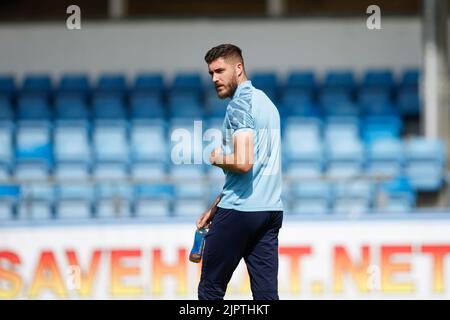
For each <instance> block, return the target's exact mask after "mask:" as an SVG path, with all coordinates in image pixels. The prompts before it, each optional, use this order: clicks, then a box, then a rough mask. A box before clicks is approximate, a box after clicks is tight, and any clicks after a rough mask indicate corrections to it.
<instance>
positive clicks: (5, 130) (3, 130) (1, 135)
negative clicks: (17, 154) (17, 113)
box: [0, 121, 14, 167]
mask: <svg viewBox="0 0 450 320" xmlns="http://www.w3.org/2000/svg"><path fill="white" fill-rule="evenodd" d="M13 128H14V127H13V123H12V122H9V121H0V145H1V146H2V147H1V148H0V164H2V165H5V166H7V167H9V166H10V165H11V163H12V161H13V156H14V152H13V138H14V131H13Z"/></svg>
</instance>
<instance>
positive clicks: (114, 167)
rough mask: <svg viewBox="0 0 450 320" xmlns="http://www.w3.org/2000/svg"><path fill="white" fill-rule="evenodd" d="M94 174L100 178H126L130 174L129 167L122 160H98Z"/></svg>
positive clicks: (96, 177) (94, 167) (93, 170)
mask: <svg viewBox="0 0 450 320" xmlns="http://www.w3.org/2000/svg"><path fill="white" fill-rule="evenodd" d="M92 176H93V177H94V178H95V179H98V180H125V179H127V178H128V176H129V167H128V164H127V163H125V162H122V161H97V162H96V163H95V164H94V166H93V168H92Z"/></svg>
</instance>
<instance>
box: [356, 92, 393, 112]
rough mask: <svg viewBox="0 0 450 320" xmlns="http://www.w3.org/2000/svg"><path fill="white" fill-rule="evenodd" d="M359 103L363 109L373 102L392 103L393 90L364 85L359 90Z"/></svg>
mask: <svg viewBox="0 0 450 320" xmlns="http://www.w3.org/2000/svg"><path fill="white" fill-rule="evenodd" d="M357 98H358V103H359V104H360V105H361V107H362V108H363V109H366V106H370V105H373V104H388V103H391V91H390V90H389V89H387V88H385V87H363V88H361V89H360V90H359V91H358V97H357Z"/></svg>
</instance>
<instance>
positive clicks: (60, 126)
mask: <svg viewBox="0 0 450 320" xmlns="http://www.w3.org/2000/svg"><path fill="white" fill-rule="evenodd" d="M88 130H89V128H88V124H87V123H86V122H71V121H59V122H56V123H55V128H54V131H53V134H54V144H55V152H54V155H55V160H56V161H57V162H81V163H90V162H91V146H90V137H89V131H88Z"/></svg>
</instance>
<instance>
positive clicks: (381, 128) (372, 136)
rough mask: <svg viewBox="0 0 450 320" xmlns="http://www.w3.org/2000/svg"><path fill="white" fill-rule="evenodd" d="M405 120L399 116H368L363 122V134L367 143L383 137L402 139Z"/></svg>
mask: <svg viewBox="0 0 450 320" xmlns="http://www.w3.org/2000/svg"><path fill="white" fill-rule="evenodd" d="M402 130H403V122H402V119H401V118H400V117H399V116H396V115H384V116H367V117H364V118H363V122H362V136H363V139H364V141H365V143H367V144H368V143H371V142H374V141H376V140H380V139H381V140H383V139H400V138H401V134H402Z"/></svg>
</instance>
